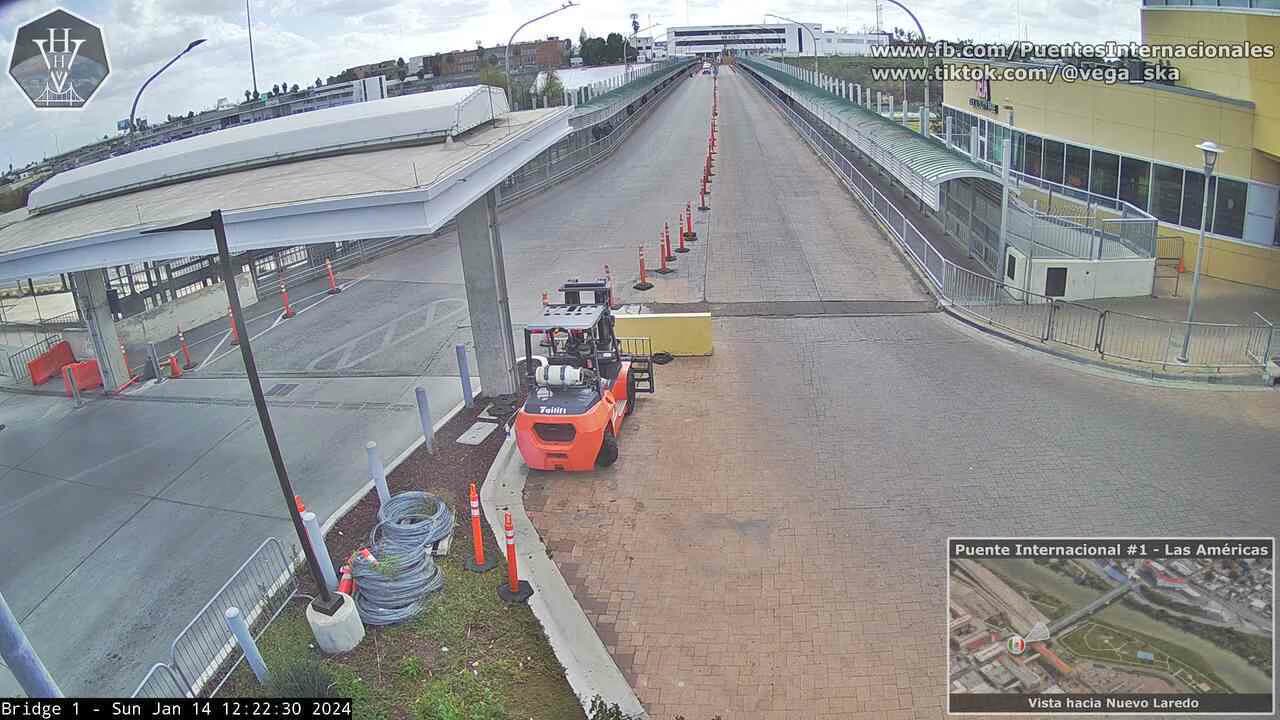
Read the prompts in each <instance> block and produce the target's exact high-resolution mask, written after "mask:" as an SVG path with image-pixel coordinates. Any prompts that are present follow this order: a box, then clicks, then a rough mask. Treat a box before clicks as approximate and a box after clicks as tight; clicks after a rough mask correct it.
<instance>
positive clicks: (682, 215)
mask: <svg viewBox="0 0 1280 720" xmlns="http://www.w3.org/2000/svg"><path fill="white" fill-rule="evenodd" d="M683 225H684V211H683V210H681V211H680V221H679V222H678V223H677V224H676V234H677V235H679V236H680V247H678V248H676V252H678V253H687V252H689V248H687V247H685V246H684V232H682V231H681V230H680V228H681V227H682V226H683ZM667 243H668V244H670V243H671V239H670V238H667Z"/></svg>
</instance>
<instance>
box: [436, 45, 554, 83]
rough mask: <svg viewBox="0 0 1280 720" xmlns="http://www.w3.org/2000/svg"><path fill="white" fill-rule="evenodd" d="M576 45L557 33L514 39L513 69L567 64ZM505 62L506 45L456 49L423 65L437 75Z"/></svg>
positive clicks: (530, 68) (522, 70)
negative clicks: (550, 35)
mask: <svg viewBox="0 0 1280 720" xmlns="http://www.w3.org/2000/svg"><path fill="white" fill-rule="evenodd" d="M572 48H573V43H572V41H571V40H567V39H566V40H561V39H560V38H558V37H554V36H553V37H550V38H547V39H546V40H534V41H531V42H522V43H514V44H513V45H512V46H511V70H512V72H537V71H540V70H555V69H557V68H561V67H564V66H566V65H568V64H569V54H570V52H571V51H572ZM505 62H506V46H505V45H495V46H493V47H487V48H486V47H481V48H475V49H474V50H454V51H452V52H446V53H438V54H436V55H426V56H423V57H422V66H423V67H425V68H426V69H427V72H429V73H431V74H433V75H435V76H437V77H444V76H449V75H460V74H463V73H474V72H479V71H480V70H481V69H482V68H483V67H484V66H485V65H491V66H494V67H502V66H503V65H504V63H505Z"/></svg>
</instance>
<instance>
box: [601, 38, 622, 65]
mask: <svg viewBox="0 0 1280 720" xmlns="http://www.w3.org/2000/svg"><path fill="white" fill-rule="evenodd" d="M625 44H626V43H625V42H624V41H623V39H622V35H621V34H620V33H616V32H611V33H609V36H608V37H607V38H605V41H604V46H605V62H607V63H619V62H622V49H623V46H624V45H625Z"/></svg>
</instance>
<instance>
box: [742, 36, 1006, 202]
mask: <svg viewBox="0 0 1280 720" xmlns="http://www.w3.org/2000/svg"><path fill="white" fill-rule="evenodd" d="M745 64H746V65H748V66H750V69H751V70H753V71H755V72H756V73H757V74H759V75H760V76H761V77H763V78H764V79H765V80H767V81H768V82H770V83H772V84H773V85H774V86H775V87H778V88H779V89H781V90H782V91H783V92H785V93H786V94H788V95H790V96H791V97H792V98H793V99H795V100H796V101H797V102H799V103H800V104H801V105H802V106H804V107H805V109H807V110H808V111H809V112H812V113H814V114H815V115H818V116H820V117H823V118H824V119H827V120H828V122H830V123H831V124H832V127H833V128H835V129H837V130H838V131H840V132H841V134H843V135H845V137H846V138H847V139H848V140H849V141H850V142H851V143H853V144H854V145H855V146H856V147H858V149H859V150H862V151H863V152H864V153H866V154H867V155H868V156H870V157H871V158H872V159H874V160H875V161H876V162H877V163H879V164H880V165H881V166H882V167H884V168H885V170H887V171H889V172H890V173H891V174H893V175H894V176H895V177H897V179H898V180H899V181H900V182H901V183H902V184H903V185H904V186H906V187H908V188H911V190H912V191H913V192H914V193H916V195H917V196H918V197H919V198H920V199H921V200H923V201H924V202H925V203H926V204H928V205H929V206H930V207H932V208H933V209H934V210H937V209H938V205H939V199H940V192H939V189H940V188H941V186H942V184H943V183H944V182H946V181H948V180H954V179H957V178H963V177H975V178H983V179H986V180H991V181H993V182H996V183H998V182H1000V179H999V178H998V177H996V176H995V175H992V174H991V173H990V172H988V171H986V170H985V169H984V168H983V167H982V166H981V165H978V164H977V163H974V162H973V161H972V160H970V159H969V158H968V156H966V155H964V154H962V153H959V152H956V151H955V150H953V149H951V148H949V147H947V146H946V144H944V143H942V142H941V141H939V140H936V139H934V138H932V137H925V136H924V135H921V134H920V133H918V132H916V131H914V130H912V129H911V128H909V127H906V126H904V125H901V124H899V123H896V122H894V121H892V120H890V119H889V118H886V117H884V116H882V115H880V114H879V113H876V112H874V111H871V110H868V109H866V108H864V107H860V106H858V105H857V104H855V103H853V102H850V101H849V100H846V99H844V98H842V97H840V96H838V95H833V94H832V93H829V92H826V91H825V90H822V89H821V88H819V87H817V86H815V85H812V84H810V83H808V82H805V81H804V80H801V79H799V78H796V77H793V76H792V75H789V74H788V73H786V72H784V71H782V70H779V69H777V68H776V67H775V65H776V63H773V62H769V61H760V60H755V59H746V60H745Z"/></svg>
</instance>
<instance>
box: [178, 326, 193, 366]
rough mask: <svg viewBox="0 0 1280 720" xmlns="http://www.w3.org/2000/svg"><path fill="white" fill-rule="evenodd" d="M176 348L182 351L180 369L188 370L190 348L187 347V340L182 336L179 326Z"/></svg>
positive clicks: (190, 364)
mask: <svg viewBox="0 0 1280 720" xmlns="http://www.w3.org/2000/svg"><path fill="white" fill-rule="evenodd" d="M178 347H179V348H180V349H181V350H182V368H183V369H184V370H190V369H191V366H192V362H191V348H190V347H188V346H187V338H186V336H185V335H183V334H182V326H181V325H179V326H178Z"/></svg>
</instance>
